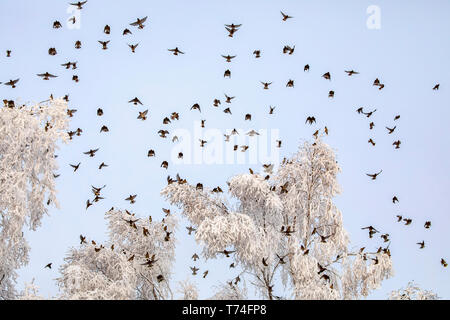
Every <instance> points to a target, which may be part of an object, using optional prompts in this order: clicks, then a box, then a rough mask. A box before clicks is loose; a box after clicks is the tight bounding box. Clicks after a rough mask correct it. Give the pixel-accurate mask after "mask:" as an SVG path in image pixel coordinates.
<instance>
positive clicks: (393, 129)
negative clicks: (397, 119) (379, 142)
mask: <svg viewBox="0 0 450 320" xmlns="http://www.w3.org/2000/svg"><path fill="white" fill-rule="evenodd" d="M396 128H397V126H395V127H393V128H389V127H386V129H387V130H388V134H392V133H393V132H394V131H395V129H396Z"/></svg>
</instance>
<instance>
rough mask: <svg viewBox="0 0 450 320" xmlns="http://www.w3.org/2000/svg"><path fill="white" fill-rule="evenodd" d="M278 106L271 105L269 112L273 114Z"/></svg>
mask: <svg viewBox="0 0 450 320" xmlns="http://www.w3.org/2000/svg"><path fill="white" fill-rule="evenodd" d="M275 108H276V107H272V106H269V114H273V112H274V111H275Z"/></svg>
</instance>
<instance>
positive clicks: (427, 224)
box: [424, 221, 431, 229]
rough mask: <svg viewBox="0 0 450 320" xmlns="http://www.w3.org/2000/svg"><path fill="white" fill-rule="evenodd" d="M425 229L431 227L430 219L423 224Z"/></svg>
mask: <svg viewBox="0 0 450 320" xmlns="http://www.w3.org/2000/svg"><path fill="white" fill-rule="evenodd" d="M424 227H425V229H430V227H431V221H426V222H425V224H424Z"/></svg>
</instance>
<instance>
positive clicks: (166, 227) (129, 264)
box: [58, 209, 177, 300]
mask: <svg viewBox="0 0 450 320" xmlns="http://www.w3.org/2000/svg"><path fill="white" fill-rule="evenodd" d="M106 219H107V220H108V230H109V239H108V241H107V242H106V243H105V244H98V243H96V242H95V241H94V242H92V241H87V240H85V242H83V243H82V244H81V246H80V248H78V249H75V248H74V249H71V250H70V252H69V254H68V256H67V258H66V259H65V260H66V263H65V264H64V265H63V266H62V267H61V277H60V278H59V279H58V284H59V287H60V289H61V292H62V294H61V298H62V299H71V300H75V299H82V300H87V299H94V300H98V299H108V300H116V299H117V300H123V299H144V300H158V299H167V298H172V292H171V290H170V287H169V281H170V279H171V269H172V265H173V262H174V260H175V239H174V237H173V235H171V234H172V233H173V231H174V229H175V228H176V225H177V221H176V218H175V217H172V216H166V217H165V218H164V219H163V220H162V221H161V222H154V221H152V220H151V218H148V219H140V218H137V217H136V216H135V215H134V214H131V213H129V212H128V211H125V212H122V211H118V210H113V209H112V210H110V211H108V212H107V213H106Z"/></svg>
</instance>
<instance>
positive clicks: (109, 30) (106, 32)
mask: <svg viewBox="0 0 450 320" xmlns="http://www.w3.org/2000/svg"><path fill="white" fill-rule="evenodd" d="M103 32H104V33H105V34H110V33H111V27H110V26H108V25H106V26H105V27H104V28H103Z"/></svg>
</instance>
